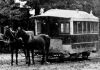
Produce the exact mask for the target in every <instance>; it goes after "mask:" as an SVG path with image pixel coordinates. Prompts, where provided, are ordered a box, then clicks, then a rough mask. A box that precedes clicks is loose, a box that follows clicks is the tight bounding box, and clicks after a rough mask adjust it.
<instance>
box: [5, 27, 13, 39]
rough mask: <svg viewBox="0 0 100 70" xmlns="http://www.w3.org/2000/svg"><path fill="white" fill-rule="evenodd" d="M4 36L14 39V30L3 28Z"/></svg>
mask: <svg viewBox="0 0 100 70" xmlns="http://www.w3.org/2000/svg"><path fill="white" fill-rule="evenodd" d="M4 36H5V37H7V38H8V39H10V40H14V39H15V31H13V30H12V28H9V27H8V28H7V29H6V30H5V33H4Z"/></svg>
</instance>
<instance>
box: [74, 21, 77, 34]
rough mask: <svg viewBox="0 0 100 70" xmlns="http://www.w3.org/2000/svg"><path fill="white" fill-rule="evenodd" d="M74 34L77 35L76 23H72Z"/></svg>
mask: <svg viewBox="0 0 100 70" xmlns="http://www.w3.org/2000/svg"><path fill="white" fill-rule="evenodd" d="M74 33H75V34H76V33H77V22H74Z"/></svg>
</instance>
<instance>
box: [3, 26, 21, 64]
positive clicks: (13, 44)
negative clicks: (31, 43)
mask: <svg viewBox="0 0 100 70" xmlns="http://www.w3.org/2000/svg"><path fill="white" fill-rule="evenodd" d="M15 35H16V32H15V31H13V30H12V28H11V27H7V28H6V31H5V33H4V36H5V37H6V38H7V39H8V44H9V46H10V49H11V65H13V55H14V51H15V53H16V65H18V49H20V48H22V47H23V46H22V40H21V39H17V38H16V36H15Z"/></svg>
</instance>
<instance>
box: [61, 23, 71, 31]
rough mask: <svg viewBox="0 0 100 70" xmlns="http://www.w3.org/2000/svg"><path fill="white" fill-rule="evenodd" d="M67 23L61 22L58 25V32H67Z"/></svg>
mask: <svg viewBox="0 0 100 70" xmlns="http://www.w3.org/2000/svg"><path fill="white" fill-rule="evenodd" d="M69 31H70V29H69V23H61V25H60V32H61V33H69Z"/></svg>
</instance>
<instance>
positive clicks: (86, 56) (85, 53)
mask: <svg viewBox="0 0 100 70" xmlns="http://www.w3.org/2000/svg"><path fill="white" fill-rule="evenodd" d="M89 56H90V52H83V53H82V58H83V59H88V57H89Z"/></svg>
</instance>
